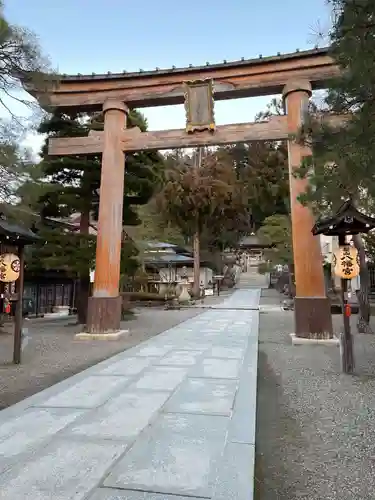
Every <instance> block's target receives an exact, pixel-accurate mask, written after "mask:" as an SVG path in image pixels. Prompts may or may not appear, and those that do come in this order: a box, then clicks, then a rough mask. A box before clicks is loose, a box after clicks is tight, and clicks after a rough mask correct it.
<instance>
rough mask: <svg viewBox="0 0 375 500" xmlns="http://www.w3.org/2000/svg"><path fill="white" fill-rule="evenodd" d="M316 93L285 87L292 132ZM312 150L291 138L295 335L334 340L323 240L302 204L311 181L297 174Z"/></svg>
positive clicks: (301, 86) (306, 85)
mask: <svg viewBox="0 0 375 500" xmlns="http://www.w3.org/2000/svg"><path fill="white" fill-rule="evenodd" d="M311 94H312V90H311V85H310V82H308V81H306V80H294V81H290V82H288V83H287V85H285V87H284V90H283V98H284V100H285V103H286V109H287V122H288V131H289V134H290V135H291V136H293V135H295V134H296V133H297V132H298V131H299V129H300V127H301V125H302V124H303V120H304V117H305V116H306V113H308V105H309V98H310V97H311ZM309 155H311V150H310V149H309V148H307V147H305V146H303V145H300V144H298V142H297V141H295V140H294V139H293V137H291V138H290V139H289V141H288V158H289V184H290V200H291V216H292V234H293V255H294V272H295V280H296V297H295V329H296V330H295V334H296V336H297V337H305V338H324V339H326V338H332V316H331V306H330V300H329V299H328V298H327V296H326V291H325V283H324V272H323V260H322V253H321V247H320V240H319V237H316V236H313V235H312V233H311V229H312V227H313V226H314V224H315V220H314V217H313V214H312V213H311V211H310V209H309V208H307V207H304V206H303V205H301V203H299V201H298V199H297V198H298V196H299V195H300V194H302V193H304V192H305V190H306V185H307V182H308V180H307V179H296V178H295V177H294V176H293V172H294V170H295V169H296V168H298V167H299V166H300V165H301V162H302V159H303V158H304V157H306V156H309Z"/></svg>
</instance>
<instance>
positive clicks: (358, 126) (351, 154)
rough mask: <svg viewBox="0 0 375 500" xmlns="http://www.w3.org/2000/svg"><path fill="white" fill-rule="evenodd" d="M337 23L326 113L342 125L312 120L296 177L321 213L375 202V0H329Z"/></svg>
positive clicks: (362, 298)
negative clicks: (307, 153) (335, 73)
mask: <svg viewBox="0 0 375 500" xmlns="http://www.w3.org/2000/svg"><path fill="white" fill-rule="evenodd" d="M329 3H330V4H331V6H332V7H333V9H334V13H335V17H334V25H333V28H332V30H331V33H330V36H331V41H332V47H331V55H332V57H333V58H334V60H335V61H336V62H337V64H338V65H339V67H340V69H341V76H340V77H339V78H337V79H336V80H335V81H333V82H330V84H329V88H328V95H327V98H326V100H325V107H324V110H325V111H329V112H335V113H340V114H344V115H347V120H346V122H345V124H343V125H342V126H338V127H335V128H332V127H329V126H327V125H326V124H325V123H324V121H321V120H317V119H314V117H312V119H311V120H310V123H309V124H308V126H307V128H306V129H305V130H303V131H302V133H301V140H302V141H305V142H307V143H308V144H309V145H310V146H311V148H312V157H308V158H306V159H305V160H304V162H303V165H302V166H301V169H300V171H299V173H298V175H300V176H303V177H308V178H309V180H310V185H309V187H308V189H307V191H306V193H305V194H304V195H303V196H302V197H301V201H302V202H303V203H308V204H310V205H311V206H312V207H313V209H314V210H315V212H316V213H317V214H318V215H327V214H328V213H332V212H335V211H336V210H337V208H338V207H339V206H340V205H341V204H342V203H343V201H344V200H346V199H348V198H351V199H352V200H353V202H354V203H355V204H356V205H357V207H358V208H359V209H362V210H365V211H367V212H369V213H372V214H373V213H374V207H375V205H374V200H375V141H374V133H375V123H374V120H373V117H374V116H375V70H374V63H373V54H374V50H375V18H374V8H375V3H374V1H373V0H330V2H329ZM353 239H354V243H355V245H356V247H357V249H358V251H359V255H360V261H361V273H360V278H361V290H360V292H359V294H358V301H359V305H360V315H359V320H358V331H360V332H362V333H366V332H370V331H371V330H370V326H369V320H370V305H369V273H368V269H367V265H366V260H365V255H364V244H363V240H362V238H361V236H360V235H357V236H354V238H353Z"/></svg>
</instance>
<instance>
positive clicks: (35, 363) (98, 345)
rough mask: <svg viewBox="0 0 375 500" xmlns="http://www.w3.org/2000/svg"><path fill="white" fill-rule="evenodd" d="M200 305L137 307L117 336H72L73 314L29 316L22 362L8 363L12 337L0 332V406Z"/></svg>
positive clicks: (139, 339)
mask: <svg viewBox="0 0 375 500" xmlns="http://www.w3.org/2000/svg"><path fill="white" fill-rule="evenodd" d="M228 295H230V292H223V294H222V295H221V296H220V297H206V299H205V301H204V304H205V305H206V306H207V305H210V304H212V305H213V304H217V303H220V302H221V301H223V300H224V299H225V298H226V297H228ZM202 312H204V309H199V308H198V307H192V308H190V309H181V310H169V311H166V310H164V309H158V308H143V309H139V310H136V315H135V317H134V318H132V319H130V320H129V321H126V322H124V323H122V328H124V329H129V330H130V335H126V336H124V337H123V338H122V339H120V340H117V341H108V342H106V341H88V340H85V341H77V340H75V339H74V335H75V333H77V332H78V331H80V330H79V327H78V326H75V325H72V322H73V321H74V319H73V318H72V317H70V318H68V319H53V320H51V319H35V320H30V321H29V322H28V329H29V332H30V337H31V340H30V342H29V344H28V345H27V346H26V347H25V350H24V353H23V356H22V364H21V365H18V366H15V365H13V364H12V363H11V360H12V352H13V336H12V335H9V334H5V333H0V410H1V409H2V408H6V407H7V406H10V405H12V404H15V403H17V402H18V401H21V400H22V399H24V398H26V397H28V396H31V395H32V394H35V393H36V392H39V391H41V390H43V389H45V388H47V387H50V386H51V385H53V384H56V383H57V382H60V381H61V380H64V379H65V378H68V377H70V376H71V375H74V374H75V373H78V372H80V371H82V370H84V369H86V368H88V367H90V366H92V365H94V364H95V363H98V362H99V361H102V360H104V359H106V358H109V357H110V356H113V355H114V354H117V353H118V352H121V351H124V350H126V349H129V348H130V347H133V346H135V345H137V344H139V343H140V342H142V341H144V340H147V339H148V338H150V337H153V336H154V335H158V334H159V333H161V332H163V331H165V330H168V329H169V328H172V327H173V326H175V325H177V324H179V323H181V322H182V321H186V320H188V319H189V318H193V317H194V316H197V315H198V314H201V313H202Z"/></svg>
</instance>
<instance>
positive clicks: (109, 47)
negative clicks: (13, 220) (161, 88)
mask: <svg viewBox="0 0 375 500" xmlns="http://www.w3.org/2000/svg"><path fill="white" fill-rule="evenodd" d="M5 12H6V16H7V19H8V20H9V21H10V22H13V23H15V24H20V25H23V26H26V27H28V28H29V29H31V30H32V31H34V32H35V33H36V34H37V35H38V37H39V40H40V44H41V46H42V48H43V50H44V52H45V53H46V54H47V55H48V56H49V58H50V60H51V63H52V66H53V67H54V68H57V69H58V70H59V71H60V72H61V73H67V74H69V73H72V74H75V73H82V74H84V73H88V74H91V73H92V72H95V73H106V72H107V71H111V72H113V73H115V72H121V71H122V70H124V69H126V70H127V71H137V70H139V68H142V69H144V70H147V69H153V68H155V67H160V68H171V67H172V66H173V65H174V66H176V67H178V66H188V65H189V64H190V63H191V64H193V65H200V64H203V65H204V64H205V63H206V61H209V62H210V63H214V62H220V61H222V60H224V59H226V60H228V61H231V60H238V59H241V57H245V58H246V59H250V58H253V57H257V56H258V55H259V54H263V56H271V55H276V54H277V53H278V52H281V53H288V52H294V51H295V50H296V49H297V48H299V49H300V50H305V49H309V48H312V47H313V46H314V44H315V43H316V41H317V37H316V32H317V31H320V29H323V30H325V31H327V29H328V27H329V19H330V18H329V10H328V7H327V5H326V2H325V0H306V1H305V2H303V1H301V0H283V1H281V0H261V1H258V0H231V1H230V2H229V1H224V0H217V1H216V2H203V1H202V0H189V1H182V2H175V1H173V0H158V1H155V0H138V1H126V0H64V1H60V2H57V1H55V2H54V1H51V0H33V1H31V0H5ZM323 45H324V43H323ZM270 99H271V98H270V97H263V98H250V99H237V100H231V101H221V102H217V103H216V104H215V117H216V122H217V124H218V125H221V124H227V123H236V122H237V123H241V122H248V121H252V120H253V119H254V116H255V114H256V113H257V112H259V111H262V110H263V109H265V107H266V105H267V103H268V102H269V101H270ZM13 105H14V104H13ZM16 112H17V113H18V112H20V111H19V107H16ZM22 112H23V113H25V111H22ZM142 112H144V114H145V116H146V117H147V119H148V123H149V129H150V130H161V129H167V128H183V127H184V125H185V116H184V110H183V106H168V107H158V108H151V109H146V108H144V109H142ZM27 142H28V143H29V144H32V145H33V148H34V149H38V148H39V146H40V143H41V140H40V139H39V140H37V139H35V137H33V138H29V139H28V141H27Z"/></svg>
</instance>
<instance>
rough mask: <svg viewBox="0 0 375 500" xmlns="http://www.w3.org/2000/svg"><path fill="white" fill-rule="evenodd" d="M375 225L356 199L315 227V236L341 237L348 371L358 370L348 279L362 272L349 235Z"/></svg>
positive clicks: (336, 261) (337, 262) (337, 259)
mask: <svg viewBox="0 0 375 500" xmlns="http://www.w3.org/2000/svg"><path fill="white" fill-rule="evenodd" d="M374 228H375V218H373V217H369V216H367V215H365V214H362V213H361V212H359V210H357V209H356V207H355V206H354V204H353V202H352V200H348V201H346V202H345V203H344V204H343V205H342V206H341V207H340V208H339V210H338V211H337V212H336V214H335V215H333V216H332V217H330V218H326V219H320V220H319V221H317V222H316V224H315V225H314V227H313V228H312V233H313V235H314V236H317V235H320V234H324V235H327V236H338V239H339V249H338V250H337V251H336V252H335V255H334V257H333V265H334V268H335V274H336V275H337V276H339V277H340V278H341V303H342V314H343V323H344V331H343V332H342V333H341V334H340V353H341V367H342V371H343V372H344V373H353V372H354V352H353V337H352V335H351V331H350V305H349V304H348V280H351V279H352V278H355V277H356V276H358V274H360V267H359V257H358V251H357V249H356V248H353V247H351V246H350V245H348V243H347V241H346V238H347V236H353V235H356V234H360V233H368V232H369V231H371V229H374Z"/></svg>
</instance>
